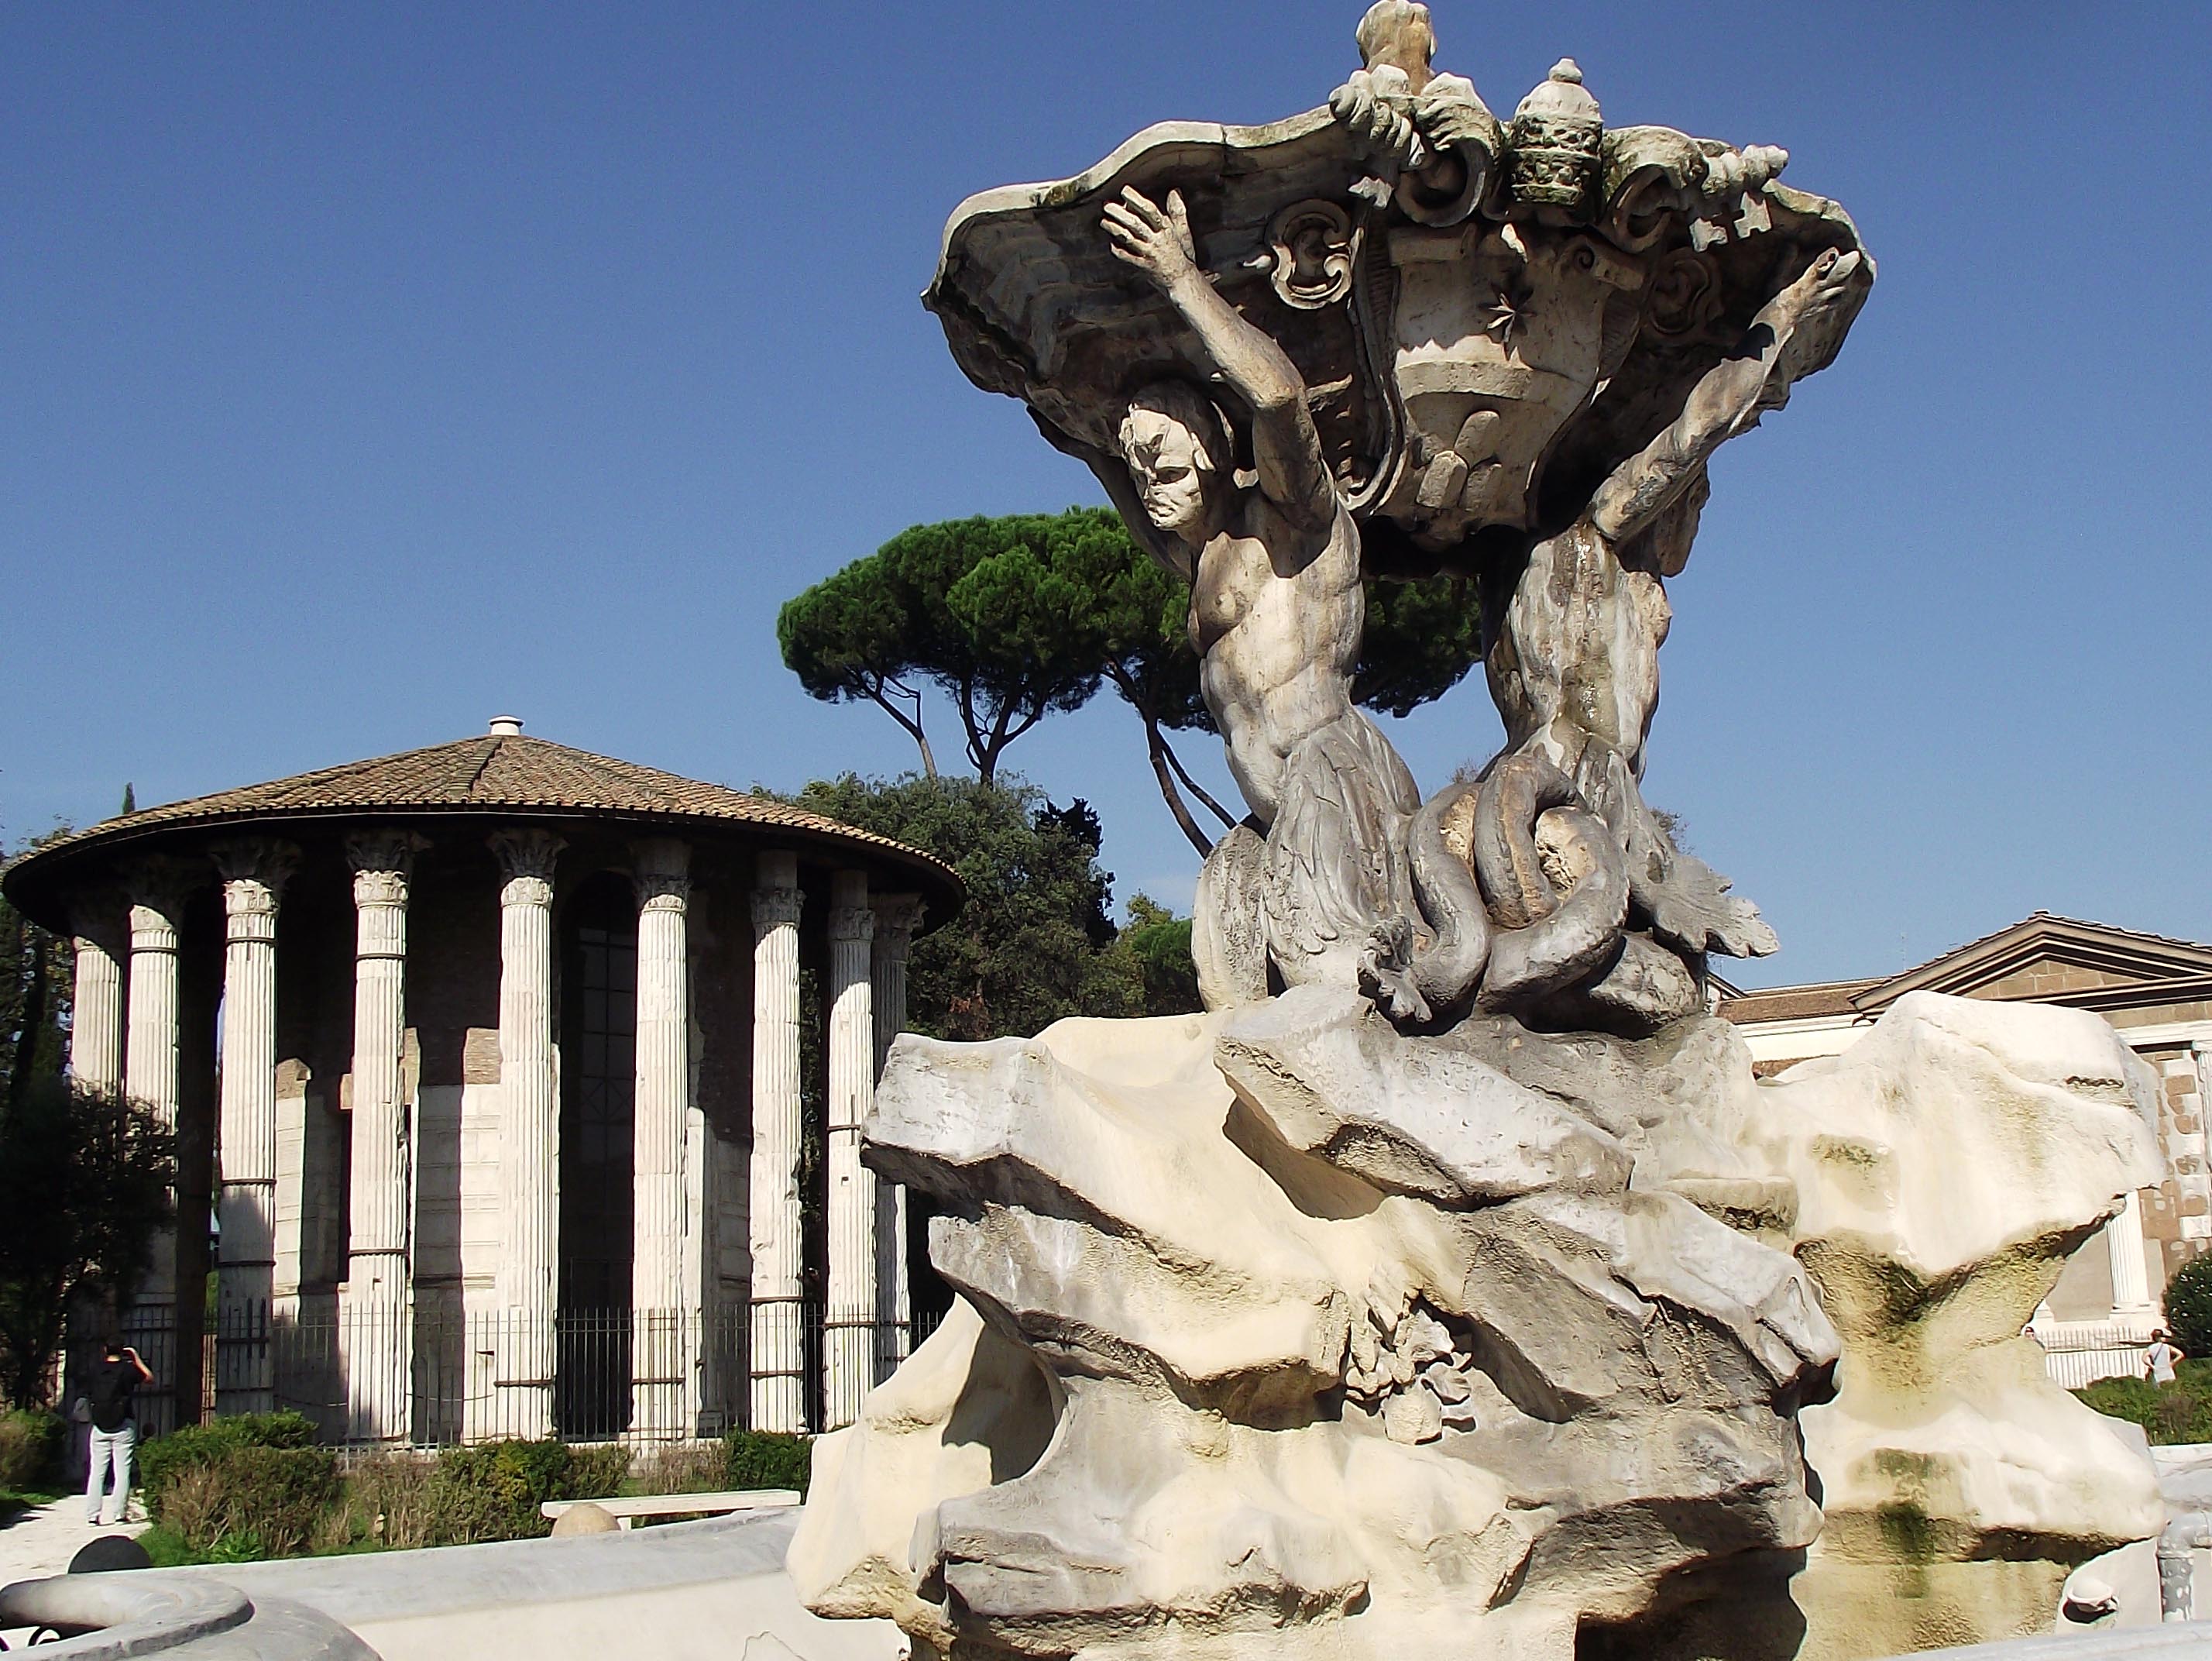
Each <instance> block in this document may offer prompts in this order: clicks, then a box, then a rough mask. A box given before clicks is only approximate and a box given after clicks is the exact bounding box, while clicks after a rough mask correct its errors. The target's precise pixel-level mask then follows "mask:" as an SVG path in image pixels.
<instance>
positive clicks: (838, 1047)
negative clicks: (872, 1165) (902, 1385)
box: [823, 871, 876, 1430]
mask: <svg viewBox="0 0 2212 1661" xmlns="http://www.w3.org/2000/svg"><path fill="white" fill-rule="evenodd" d="M875 923H876V919H875V914H874V913H873V912H872V911H871V910H868V879H867V874H866V873H865V872H860V871H840V872H838V873H836V875H835V876H833V877H832V878H831V879H830V881H829V1123H828V1125H827V1127H826V1129H827V1130H828V1132H829V1135H828V1137H827V1140H826V1146H825V1147H824V1149H823V1153H824V1159H823V1165H824V1166H825V1167H826V1169H827V1173H828V1179H829V1194H828V1196H827V1198H826V1203H825V1206H824V1216H825V1218H826V1220H827V1222H828V1224H829V1228H828V1233H829V1297H828V1299H827V1305H826V1307H825V1309H824V1311H823V1356H824V1360H825V1366H824V1368H823V1372H824V1374H825V1377H824V1380H823V1389H824V1394H825V1395H826V1396H828V1398H829V1399H828V1413H827V1415H826V1416H827V1420H828V1422H827V1423H826V1424H825V1425H824V1426H823V1428H824V1429H825V1430H836V1429H837V1428H838V1427H840V1426H842V1425H849V1424H851V1423H852V1422H853V1421H854V1420H855V1419H857V1418H859V1417H860V1398H861V1397H862V1396H865V1395H866V1394H867V1392H868V1388H869V1386H870V1385H871V1384H872V1383H873V1382H874V1378H875V1334H876V1177H875V1173H874V1172H873V1171H870V1170H869V1169H868V1168H867V1167H866V1166H865V1165H862V1164H861V1163H860V1127H861V1125H862V1124H863V1123H866V1119H867V1116H868V1109H869V1108H870V1107H871V1106H872V1105H873V1104H874V1102H875V1098H876V1018H875V1012H874V1007H873V1005H874V997H873V976H872V964H870V962H869V958H870V955H871V954H870V942H871V940H872V937H873V935H874V934H875Z"/></svg>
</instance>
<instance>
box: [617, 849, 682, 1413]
mask: <svg viewBox="0 0 2212 1661" xmlns="http://www.w3.org/2000/svg"><path fill="white" fill-rule="evenodd" d="M635 851H636V858H637V875H636V880H637V1090H636V1097H635V1115H636V1116H635V1122H634V1123H635V1138H636V1139H635V1167H634V1168H635V1182H636V1214H635V1232H634V1234H633V1236H632V1238H633V1242H634V1244H633V1247H632V1253H631V1258H630V1311H631V1320H632V1334H633V1335H632V1338H631V1342H630V1383H631V1390H630V1401H631V1404H632V1405H631V1417H630V1423H631V1426H632V1427H633V1428H635V1429H636V1430H639V1431H641V1432H643V1433H646V1434H647V1435H659V1436H688V1435H690V1434H691V1433H692V1430H693V1428H694V1427H695V1425H696V1412H695V1411H694V1410H693V1409H691V1407H690V1401H691V1397H692V1396H693V1394H694V1390H695V1386H696V1366H695V1365H694V1361H695V1351H696V1344H695V1343H694V1342H693V1337H694V1329H695V1327H696V1322H697V1320H698V1313H697V1311H694V1310H690V1309H687V1308H686V1307H685V1303H686V1300H685V1298H684V1221H685V1219H684V1129H685V1125H684V1115H685V1113H686V1111H687V1110H689V1108H690V1101H691V1011H690V1003H691V995H690V964H689V961H688V952H689V946H688V942H687V939H686V930H685V926H684V923H685V908H686V906H687V905H688V904H689V902H690V893H691V881H690V877H689V876H688V875H686V872H687V871H688V869H689V867H690V849H687V848H686V847H685V846H684V844H683V843H680V842H676V841H672V840H670V839H667V838H665V837H664V838H658V839H656V840H654V841H652V842H646V843H639V844H638V846H637V849H636V850H635Z"/></svg>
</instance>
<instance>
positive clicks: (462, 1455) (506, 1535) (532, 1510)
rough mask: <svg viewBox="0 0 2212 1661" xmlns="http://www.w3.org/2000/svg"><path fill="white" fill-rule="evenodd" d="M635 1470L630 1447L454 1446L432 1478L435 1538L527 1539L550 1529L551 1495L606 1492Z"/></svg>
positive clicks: (442, 1541)
mask: <svg viewBox="0 0 2212 1661" xmlns="http://www.w3.org/2000/svg"><path fill="white" fill-rule="evenodd" d="M628 1474H629V1450H628V1449H626V1448H621V1447H613V1446H605V1447H586V1448H572V1447H570V1446H568V1445H567V1444H566V1443H562V1442H552V1441H546V1442H519V1441H507V1442H483V1443H479V1444H477V1445H475V1446H473V1447H459V1448H447V1450H446V1451H444V1452H443V1453H441V1454H440V1455H439V1456H438V1472H437V1475H435V1477H433V1478H432V1479H431V1483H430V1494H429V1501H428V1504H429V1534H430V1537H431V1540H432V1542H434V1543H435V1544H439V1545H461V1544H465V1543H468V1542H472V1541H478V1540H523V1539H528V1538H531V1537H532V1536H538V1535H544V1534H550V1533H551V1532H552V1530H553V1524H552V1523H551V1521H550V1519H549V1518H544V1517H543V1516H540V1515H539V1514H538V1507H539V1506H541V1505H543V1504H544V1502H545V1501H546V1500H592V1499H602V1498H605V1496H606V1495H608V1494H612V1493H613V1492H614V1491H615V1490H616V1489H617V1488H620V1487H621V1486H622V1482H623V1477H624V1476H625V1475H628Z"/></svg>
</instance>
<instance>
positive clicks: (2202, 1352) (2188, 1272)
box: [2166, 1257, 2212, 1360]
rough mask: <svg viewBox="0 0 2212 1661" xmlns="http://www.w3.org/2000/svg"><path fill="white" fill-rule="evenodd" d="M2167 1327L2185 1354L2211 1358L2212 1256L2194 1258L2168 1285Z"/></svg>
mask: <svg viewBox="0 0 2212 1661" xmlns="http://www.w3.org/2000/svg"><path fill="white" fill-rule="evenodd" d="M2166 1330H2167V1331H2169V1332H2171V1333H2172V1335H2173V1342H2175V1343H2176V1344H2178V1345H2179V1346H2180V1348H2181V1353H2182V1354H2185V1355H2193V1356H2196V1357H2197V1358H2199V1359H2200V1360H2201V1359H2203V1358H2205V1357H2208V1356H2212V1257H2193V1258H2191V1260H2190V1261H2189V1262H2185V1263H2184V1264H2183V1265H2182V1266H2181V1267H2180V1268H2179V1269H2176V1270H2174V1272H2173V1278H2172V1280H2171V1281H2167V1282H2166Z"/></svg>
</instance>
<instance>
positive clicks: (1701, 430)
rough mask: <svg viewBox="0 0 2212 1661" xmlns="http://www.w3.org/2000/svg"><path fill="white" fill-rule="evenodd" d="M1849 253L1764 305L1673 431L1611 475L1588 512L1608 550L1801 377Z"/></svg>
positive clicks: (1851, 273)
mask: <svg viewBox="0 0 2212 1661" xmlns="http://www.w3.org/2000/svg"><path fill="white" fill-rule="evenodd" d="M1861 263H1862V261H1861V258H1860V256H1859V255H1858V254H1857V253H1855V252H1854V253H1848V254H1844V255H1842V256H1841V257H1840V258H1839V257H1838V254H1837V252H1836V250H1834V249H1833V248H1829V249H1826V250H1824V251H1823V252H1821V254H1820V257H1819V258H1818V259H1814V261H1813V263H1812V264H1811V265H1808V266H1807V267H1806V268H1805V270H1804V271H1803V272H1802V274H1801V275H1800V276H1799V277H1798V278H1797V280H1796V282H1794V283H1791V284H1790V286H1789V287H1788V288H1786V289H1783V291H1782V292H1781V293H1780V294H1778V295H1775V296H1774V298H1773V299H1771V300H1770V301H1767V302H1766V304H1765V306H1764V307H1761V308H1760V311H1759V315H1758V316H1757V317H1755V318H1753V319H1752V325H1751V327H1750V329H1749V330H1748V331H1747V332H1746V333H1745V335H1744V338H1743V340H1742V341H1741V344H1739V345H1738V346H1737V347H1736V349H1735V351H1734V352H1733V353H1731V354H1730V355H1729V356H1728V357H1727V358H1726V359H1725V360H1723V362H1720V363H1718V364H1716V365H1715V366H1714V367H1713V368H1711V370H1709V371H1707V373H1706V374H1705V378H1704V379H1703V380H1700V381H1699V382H1698V384H1697V385H1696V386H1694V387H1692V389H1691V392H1690V396H1689V399H1688V401H1687V402H1686V403H1685V404H1684V405H1683V406H1682V413H1681V414H1680V415H1679V416H1677V417H1675V418H1674V423H1673V424H1672V425H1671V426H1669V427H1668V429H1666V431H1664V432H1662V433H1661V434H1660V435H1659V436H1658V437H1656V438H1655V439H1653V440H1652V441H1651V442H1650V443H1649V444H1647V445H1645V446H1644V448H1643V449H1642V450H1640V451H1638V453H1636V454H1635V455H1633V456H1632V457H1631V458H1629V459H1628V460H1626V461H1625V462H1623V463H1622V464H1621V465H1620V466H1619V467H1618V468H1616V469H1614V471H1613V474H1612V476H1611V477H1610V478H1607V480H1606V481H1605V483H1604V484H1601V485H1600V486H1599V487H1598V491H1597V494H1596V496H1594V497H1593V498H1591V501H1590V506H1589V516H1590V520H1591V522H1592V523H1593V524H1595V526H1596V527H1597V529H1598V531H1599V532H1600V534H1601V535H1603V536H1605V537H1607V538H1609V539H1611V540H1612V541H1613V542H1615V543H1620V542H1622V541H1625V540H1626V538H1629V537H1631V536H1633V535H1634V534H1635V533H1636V532H1638V531H1640V530H1642V529H1643V528H1644V526H1646V525H1649V524H1650V522H1651V520H1653V519H1654V518H1656V516H1657V515H1658V514H1660V513H1661V512H1662V511H1663V510H1664V509H1665V508H1668V506H1669V505H1671V504H1672V503H1673V502H1674V499H1675V497H1676V496H1679V495H1680V493H1681V491H1682V489H1683V487H1684V486H1686V484H1689V482H1690V481H1691V480H1692V478H1695V477H1696V476H1697V475H1698V473H1699V471H1700V470H1701V469H1702V468H1703V467H1704V466H1705V463H1706V461H1707V460H1708V459H1710V458H1711V455H1712V453H1713V452H1714V451H1715V450H1717V449H1718V448H1719V447H1721V445H1722V444H1723V443H1724V442H1726V441H1728V440H1729V439H1731V438H1734V437H1735V435H1737V434H1738V433H1741V432H1744V431H1747V430H1748V429H1750V428H1752V427H1754V426H1756V425H1757V424H1758V423H1759V417H1760V415H1761V414H1763V413H1764V412H1765V411H1768V410H1773V409H1778V408H1780V407H1781V405H1783V403H1784V401H1785V400H1786V399H1788V397H1789V395H1790V384H1791V383H1792V382H1793V381H1795V380H1796V379H1797V377H1798V376H1799V375H1800V374H1803V373H1804V368H1805V362H1806V357H1807V354H1806V353H1805V352H1804V351H1803V350H1801V349H1800V348H1801V347H1802V343H1803V341H1804V339H1805V338H1807V337H1808V336H1812V335H1817V334H1819V333H1820V332H1822V331H1821V328H1820V326H1821V325H1822V324H1823V323H1824V322H1825V321H1826V319H1827V317H1828V316H1829V315H1830V314H1831V313H1833V312H1834V311H1835V310H1836V309H1837V308H1838V307H1841V306H1842V305H1844V302H1845V301H1846V300H1847V299H1848V298H1849V297H1850V292H1851V289H1852V278H1853V277H1855V276H1856V275H1857V272H1858V269H1859V266H1860V265H1861Z"/></svg>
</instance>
